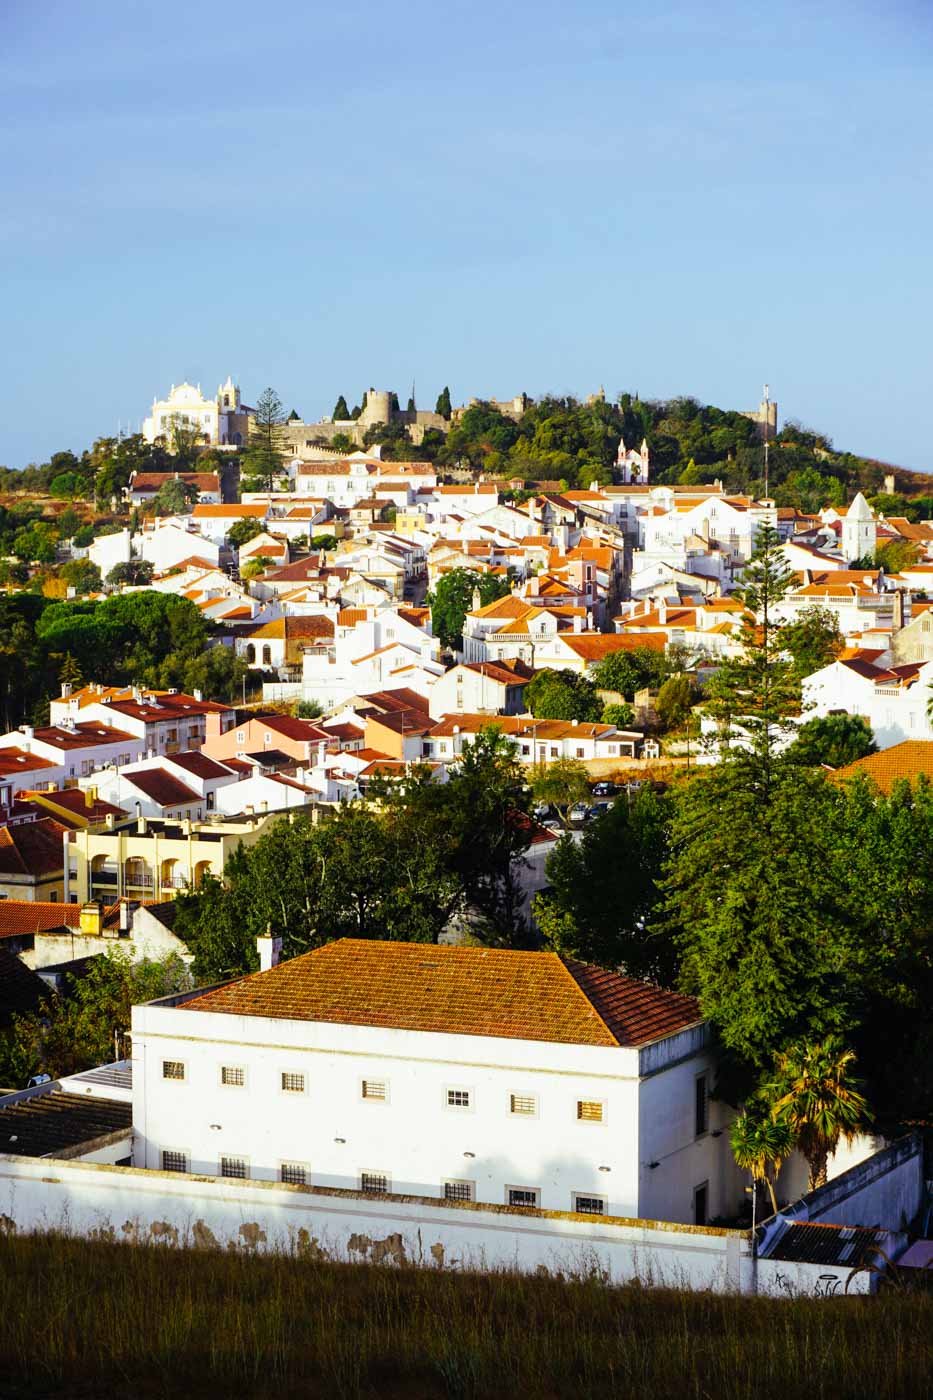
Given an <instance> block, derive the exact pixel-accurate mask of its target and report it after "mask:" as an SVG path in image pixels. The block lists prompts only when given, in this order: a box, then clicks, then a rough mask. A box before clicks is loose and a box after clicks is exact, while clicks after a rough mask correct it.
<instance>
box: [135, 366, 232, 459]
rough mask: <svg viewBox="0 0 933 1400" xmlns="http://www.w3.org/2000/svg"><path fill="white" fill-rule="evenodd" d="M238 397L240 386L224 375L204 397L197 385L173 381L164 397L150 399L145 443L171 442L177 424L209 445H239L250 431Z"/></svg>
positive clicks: (145, 425) (144, 428)
mask: <svg viewBox="0 0 933 1400" xmlns="http://www.w3.org/2000/svg"><path fill="white" fill-rule="evenodd" d="M252 411H253V410H252V409H250V408H247V407H246V405H245V404H243V403H242V401H241V399H240V390H239V386H238V385H236V384H234V382H233V380H232V379H231V378H230V377H229V375H228V377H227V382H226V384H221V385H220V387H219V389H218V390H217V396H216V398H213V399H206V398H205V397H204V395H203V394H202V393H201V386H200V384H198V385H194V384H187V383H186V384H173V385H172V387H171V390H170V391H169V395H168V398H166V399H153V401H152V411H151V412H150V414H149V417H148V418H146V419H145V420H144V422H143V437H144V438H145V439H146V441H147V442H155V440H156V439H157V438H163V439H164V440H165V442H166V443H168V444H169V445H171V442H172V434H173V430H174V428H175V427H176V425H177V426H180V427H184V428H193V429H196V430H197V433H198V436H199V439H200V440H201V441H202V442H204V443H206V444H207V445H208V446H210V447H216V446H219V445H222V446H230V447H238V446H239V445H240V444H241V443H245V442H246V439H247V436H248V434H249V415H250V414H251V413H252Z"/></svg>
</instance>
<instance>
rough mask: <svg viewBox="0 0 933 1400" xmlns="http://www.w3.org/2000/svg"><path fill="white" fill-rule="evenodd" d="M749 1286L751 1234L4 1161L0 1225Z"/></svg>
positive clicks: (717, 1287)
mask: <svg viewBox="0 0 933 1400" xmlns="http://www.w3.org/2000/svg"><path fill="white" fill-rule="evenodd" d="M56 1227H58V1228H62V1227H63V1228H66V1229H68V1230H70V1231H72V1232H73V1233H75V1234H77V1235H83V1236H92V1235H93V1236H95V1237H100V1236H101V1235H103V1236H104V1237H113V1238H115V1239H117V1240H130V1241H133V1240H155V1241H159V1240H162V1241H166V1242H170V1243H177V1244H185V1243H187V1244H195V1245H213V1246H217V1247H226V1246H227V1245H228V1244H232V1245H234V1246H236V1245H239V1246H242V1247H245V1248H253V1249H259V1250H264V1251H265V1250H276V1249H278V1250H295V1251H297V1252H313V1251H315V1250H317V1249H320V1250H323V1251H325V1252H326V1253H327V1254H329V1255H330V1256H332V1257H334V1258H337V1259H351V1260H357V1261H359V1260H364V1259H368V1260H370V1261H372V1262H380V1261H381V1260H383V1259H388V1260H395V1261H399V1262H401V1261H402V1260H410V1261H412V1262H415V1263H424V1264H427V1265H433V1266H445V1267H460V1268H471V1267H472V1268H478V1269H479V1268H482V1269H495V1268H518V1269H520V1270H523V1271H527V1272H533V1271H535V1270H536V1269H539V1268H541V1267H544V1268H547V1269H549V1270H551V1271H558V1270H561V1271H571V1272H589V1271H591V1270H593V1269H594V1268H598V1269H599V1270H601V1271H604V1272H605V1273H606V1274H607V1275H608V1276H609V1277H610V1278H611V1279H613V1280H614V1281H618V1282H621V1281H624V1280H626V1279H630V1278H636V1277H637V1278H640V1279H641V1280H642V1281H643V1282H645V1283H653V1284H662V1283H664V1284H670V1285H674V1286H680V1285H682V1286H686V1287H690V1288H697V1289H702V1288H710V1289H715V1290H727V1289H728V1290H734V1291H740V1290H741V1291H746V1292H747V1291H752V1289H753V1268H754V1265H753V1261H752V1259H751V1243H750V1240H749V1238H748V1235H747V1232H742V1231H737V1230H710V1229H705V1230H699V1229H694V1228H692V1227H690V1226H676V1225H667V1224H665V1223H663V1222H656V1221H640V1220H605V1219H600V1218H597V1217H593V1216H579V1215H572V1214H560V1213H557V1212H550V1213H549V1212H524V1211H506V1210H505V1209H504V1208H502V1207H495V1206H482V1205H479V1206H469V1205H459V1204H457V1205H452V1204H448V1203H446V1202H442V1201H436V1200H435V1201H432V1200H426V1199H423V1198H416V1197H403V1198H401V1199H394V1200H389V1199H382V1198H380V1197H373V1196H364V1195H362V1194H359V1193H350V1192H346V1193H343V1192H329V1191H326V1190H316V1189H312V1188H308V1187H296V1186H283V1185H280V1184H278V1183H274V1182H265V1181H249V1182H242V1181H226V1180H213V1179H209V1178H206V1177H191V1176H188V1177H185V1176H177V1175H174V1174H172V1173H166V1172H147V1171H139V1170H136V1169H134V1168H120V1167H110V1166H102V1165H96V1164H91V1163H86V1162H81V1161H67V1162H66V1161H53V1160H50V1159H48V1158H46V1159H41V1160H36V1159H34V1158H27V1157H12V1156H0V1229H6V1230H16V1231H18V1232H23V1233H25V1232H28V1231H33V1230H44V1229H53V1228H56Z"/></svg>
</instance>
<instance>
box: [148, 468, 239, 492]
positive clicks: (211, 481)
mask: <svg viewBox="0 0 933 1400" xmlns="http://www.w3.org/2000/svg"><path fill="white" fill-rule="evenodd" d="M176 475H177V477H178V480H179V481H184V482H185V483H186V484H187V485H189V486H196V487H197V488H198V490H199V491H219V490H220V478H219V477H218V475H217V473H216V472H177V473H176V472H134V473H133V477H132V480H131V481H130V490H131V491H159V490H161V488H162V487H163V486H164V485H165V483H166V482H167V481H174V480H175V477H176Z"/></svg>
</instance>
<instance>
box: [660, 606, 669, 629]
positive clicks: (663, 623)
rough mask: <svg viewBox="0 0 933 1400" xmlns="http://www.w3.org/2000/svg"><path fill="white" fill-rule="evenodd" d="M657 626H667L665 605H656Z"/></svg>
mask: <svg viewBox="0 0 933 1400" xmlns="http://www.w3.org/2000/svg"><path fill="white" fill-rule="evenodd" d="M658 625H659V626H660V627H666V626H667V603H659V604H658Z"/></svg>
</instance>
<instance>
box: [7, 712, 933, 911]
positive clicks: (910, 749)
mask: <svg viewBox="0 0 933 1400" xmlns="http://www.w3.org/2000/svg"><path fill="white" fill-rule="evenodd" d="M860 775H861V776H863V777H866V778H871V780H872V782H874V783H876V784H877V786H878V787H879V788H880V790H881V791H882V792H884V793H889V792H890V791H891V788H892V787H893V786H894V784H895V783H896V782H897V781H898V779H901V778H906V780H907V781H908V782H915V781H916V779H917V778H919V777H921V776H923V777H926V778H929V779H930V780H931V781H933V739H905V740H904V741H903V743H900V744H892V745H891V747H890V748H889V749H883V750H882V751H881V753H870V754H869V755H868V757H867V758H859V759H856V761H855V762H854V763H847V764H846V766H845V767H844V768H837V769H836V772H835V773H834V774H833V778H834V779H836V780H844V779H846V778H856V777H859V776H860ZM2 907H3V906H2V905H0V909H2Z"/></svg>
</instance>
